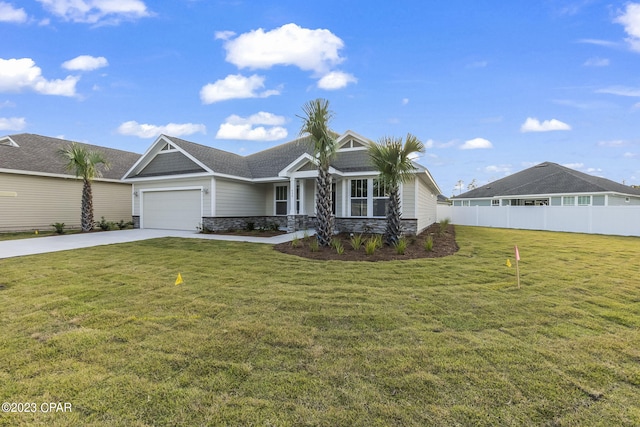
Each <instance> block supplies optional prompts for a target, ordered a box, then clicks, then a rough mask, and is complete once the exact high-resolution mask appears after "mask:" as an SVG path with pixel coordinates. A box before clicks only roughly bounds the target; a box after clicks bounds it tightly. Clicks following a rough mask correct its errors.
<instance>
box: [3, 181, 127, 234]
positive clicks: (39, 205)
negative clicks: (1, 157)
mask: <svg viewBox="0 0 640 427" xmlns="http://www.w3.org/2000/svg"><path fill="white" fill-rule="evenodd" d="M92 190H93V208H94V211H93V214H94V219H95V220H96V221H99V220H100V217H102V216H104V217H105V219H106V220H107V221H115V222H118V221H120V220H124V221H129V220H131V184H120V183H115V182H114V183H111V182H100V181H94V182H93V184H92ZM0 192H7V193H11V194H13V193H15V197H0V231H11V230H34V229H38V230H50V229H51V224H52V223H54V222H63V223H65V225H66V227H67V228H79V227H80V210H81V205H82V181H81V180H78V179H71V178H69V179H65V178H52V177H40V176H31V175H20V174H5V173H0Z"/></svg>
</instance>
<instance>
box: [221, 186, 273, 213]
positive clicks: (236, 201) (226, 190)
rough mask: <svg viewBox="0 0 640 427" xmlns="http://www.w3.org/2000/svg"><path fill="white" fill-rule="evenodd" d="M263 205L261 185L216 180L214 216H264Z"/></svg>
mask: <svg viewBox="0 0 640 427" xmlns="http://www.w3.org/2000/svg"><path fill="white" fill-rule="evenodd" d="M272 201H273V199H272ZM265 203H266V201H265V191H264V187H263V185H255V184H247V183H243V182H237V181H227V180H222V179H216V213H215V216H255V215H264V214H265V209H264V208H265Z"/></svg>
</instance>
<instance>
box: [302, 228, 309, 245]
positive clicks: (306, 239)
mask: <svg viewBox="0 0 640 427" xmlns="http://www.w3.org/2000/svg"><path fill="white" fill-rule="evenodd" d="M302 240H303V241H305V242H308V241H309V232H308V231H307V230H304V234H303V235H302Z"/></svg>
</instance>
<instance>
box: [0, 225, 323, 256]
mask: <svg viewBox="0 0 640 427" xmlns="http://www.w3.org/2000/svg"><path fill="white" fill-rule="evenodd" d="M307 233H308V234H309V235H310V236H311V235H314V234H315V230H307ZM302 236H304V231H297V232H295V233H288V234H281V235H279V236H274V237H254V236H233V235H222V234H199V233H195V232H193V231H180V230H150V229H144V230H139V229H136V230H117V231H105V232H96V233H84V234H83V233H79V234H66V235H62V236H48V237H34V238H29V239H18V240H4V241H0V259H2V258H12V257H18V256H24V255H35V254H43V253H48V252H58V251H68V250H71V249H81V248H90V247H93V246H102V245H113V244H117V243H127V242H137V241H140V240H148V239H158V238H161V237H182V238H188V239H208V240H229V241H234V242H250V243H267V244H272V245H274V244H278V243H284V242H290V241H291V240H293V239H294V238H295V237H298V238H302Z"/></svg>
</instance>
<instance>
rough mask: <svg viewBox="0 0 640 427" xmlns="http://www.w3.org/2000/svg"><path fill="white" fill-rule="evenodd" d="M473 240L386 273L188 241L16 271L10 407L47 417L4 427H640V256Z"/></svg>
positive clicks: (514, 236)
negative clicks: (30, 407)
mask: <svg viewBox="0 0 640 427" xmlns="http://www.w3.org/2000/svg"><path fill="white" fill-rule="evenodd" d="M456 236H457V242H458V245H459V247H460V250H459V251H458V252H457V253H456V254H455V255H452V256H449V257H444V258H433V259H417V260H407V261H388V262H376V263H371V262H349V261H314V260H308V259H304V258H300V257H296V256H291V255H287V254H282V253H280V252H277V251H275V250H274V249H273V248H272V247H271V246H268V245H259V244H245V243H233V242H222V241H206V240H194V239H177V238H166V239H157V240H149V241H144V242H138V243H129V244H122V245H112V246H102V247H96V248H90V249H82V250H76V251H69V252H59V253H54V254H46V255H36V256H28V257H22V258H13V259H5V260H0V271H1V272H2V274H1V275H0V305H1V307H2V311H1V312H0V313H1V314H0V327H1V328H2V334H0V360H2V364H1V365H0V397H1V398H2V401H3V402H9V403H11V402H24V403H30V402H33V403H36V404H37V408H38V409H39V410H38V411H37V412H36V413H24V412H22V413H20V412H3V413H0V425H109V426H111V425H127V426H128V425H132V426H146V425H260V426H264V425H278V426H283V425H284V426H286V425H326V426H337V425H361V426H377V425H381V426H382V425H405V426H424V425H443V426H450V425H473V426H482V425H487V426H489V425H513V426H522V425H581V426H584V425H629V426H631V425H638V424H640V406H639V405H638V402H639V401H640V280H639V279H638V278H639V277H640V263H639V260H640V239H638V238H624V237H608V236H593V235H580V234H564V233H545V232H533V231H518V230H501V229H486V228H471V227H457V228H456ZM515 244H517V245H518V247H519V249H520V255H521V257H522V260H521V262H520V271H521V280H522V287H521V288H520V289H518V288H517V286H516V277H515V260H514V258H513V245H515ZM507 258H510V260H511V262H512V263H513V264H514V268H508V267H506V266H505V262H506V260H507ZM178 273H181V276H182V277H183V279H184V283H183V284H181V285H178V286H176V285H174V282H175V280H176V276H177V275H178ZM51 402H54V403H61V404H63V405H64V404H66V403H69V404H70V408H71V411H60V412H55V411H48V412H46V413H44V412H43V411H42V410H40V409H41V408H42V406H41V405H42V404H43V403H51ZM60 407H61V408H65V406H60ZM3 408H4V405H3ZM16 408H17V406H16ZM23 408H24V406H23ZM45 408H48V407H47V406H45Z"/></svg>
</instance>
